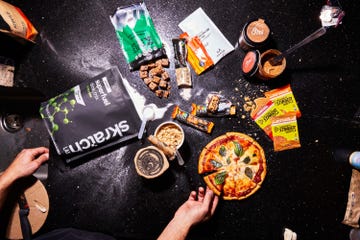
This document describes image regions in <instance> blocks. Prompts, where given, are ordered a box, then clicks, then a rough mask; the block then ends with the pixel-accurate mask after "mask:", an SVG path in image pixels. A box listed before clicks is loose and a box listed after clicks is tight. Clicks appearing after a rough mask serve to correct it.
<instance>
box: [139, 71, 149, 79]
mask: <svg viewBox="0 0 360 240" xmlns="http://www.w3.org/2000/svg"><path fill="white" fill-rule="evenodd" d="M139 75H140V78H142V79H144V78H146V77H148V72H147V71H140V72H139Z"/></svg>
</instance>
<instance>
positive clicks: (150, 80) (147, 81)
mask: <svg viewBox="0 0 360 240" xmlns="http://www.w3.org/2000/svg"><path fill="white" fill-rule="evenodd" d="M152 80H153V79H152V78H149V77H147V78H144V83H145V84H146V85H149V84H150V83H151V82H152Z"/></svg>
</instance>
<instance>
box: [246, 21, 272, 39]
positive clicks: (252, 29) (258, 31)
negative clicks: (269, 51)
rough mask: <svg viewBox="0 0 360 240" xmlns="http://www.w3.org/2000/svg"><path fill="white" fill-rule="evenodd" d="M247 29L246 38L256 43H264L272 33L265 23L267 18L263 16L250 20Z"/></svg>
mask: <svg viewBox="0 0 360 240" xmlns="http://www.w3.org/2000/svg"><path fill="white" fill-rule="evenodd" d="M245 30H246V31H245V32H246V34H245V38H246V40H247V41H249V42H250V43H253V44H255V45H256V44H261V43H264V42H265V41H266V40H267V39H268V37H269V34H270V28H269V26H268V25H267V24H266V23H265V20H264V19H261V18H259V19H258V20H256V21H252V22H250V23H249V24H248V25H247V26H246V29H245Z"/></svg>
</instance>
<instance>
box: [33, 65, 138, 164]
mask: <svg viewBox="0 0 360 240" xmlns="http://www.w3.org/2000/svg"><path fill="white" fill-rule="evenodd" d="M40 114H41V117H42V118H43V120H44V122H45V125H46V128H47V130H48V132H49V134H50V136H51V139H52V141H53V143H54V145H55V148H56V151H57V153H58V154H59V155H61V156H63V157H64V158H65V160H66V162H67V163H69V162H72V161H74V160H77V159H79V158H81V157H83V156H85V155H88V154H90V153H94V152H95V151H98V150H100V149H104V148H107V147H110V146H113V145H115V144H118V143H122V142H125V141H127V140H129V139H131V138H135V137H137V134H138V131H139V128H140V124H141V121H140V118H139V116H138V114H137V112H136V110H135V106H134V103H133V101H132V99H131V97H130V95H129V93H128V92H127V90H126V88H125V86H124V84H123V82H122V78H121V74H120V72H119V69H118V68H117V67H112V68H110V69H109V70H107V71H105V72H103V73H101V74H100V75H98V76H96V77H94V78H92V79H89V80H87V81H85V82H82V83H81V84H79V85H77V86H75V87H73V88H71V89H69V90H68V91H66V92H64V93H62V94H60V95H58V96H56V97H54V98H51V99H50V100H48V101H46V102H43V103H41V107H40Z"/></svg>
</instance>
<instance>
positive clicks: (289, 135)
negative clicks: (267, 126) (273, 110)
mask: <svg viewBox="0 0 360 240" xmlns="http://www.w3.org/2000/svg"><path fill="white" fill-rule="evenodd" d="M271 130H272V136H273V143H274V151H275V152H277V151H283V150H288V149H293V148H298V147H301V145H300V139H299V130H298V125H297V121H296V115H295V114H286V115H281V116H276V117H273V118H272V124H271Z"/></svg>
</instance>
